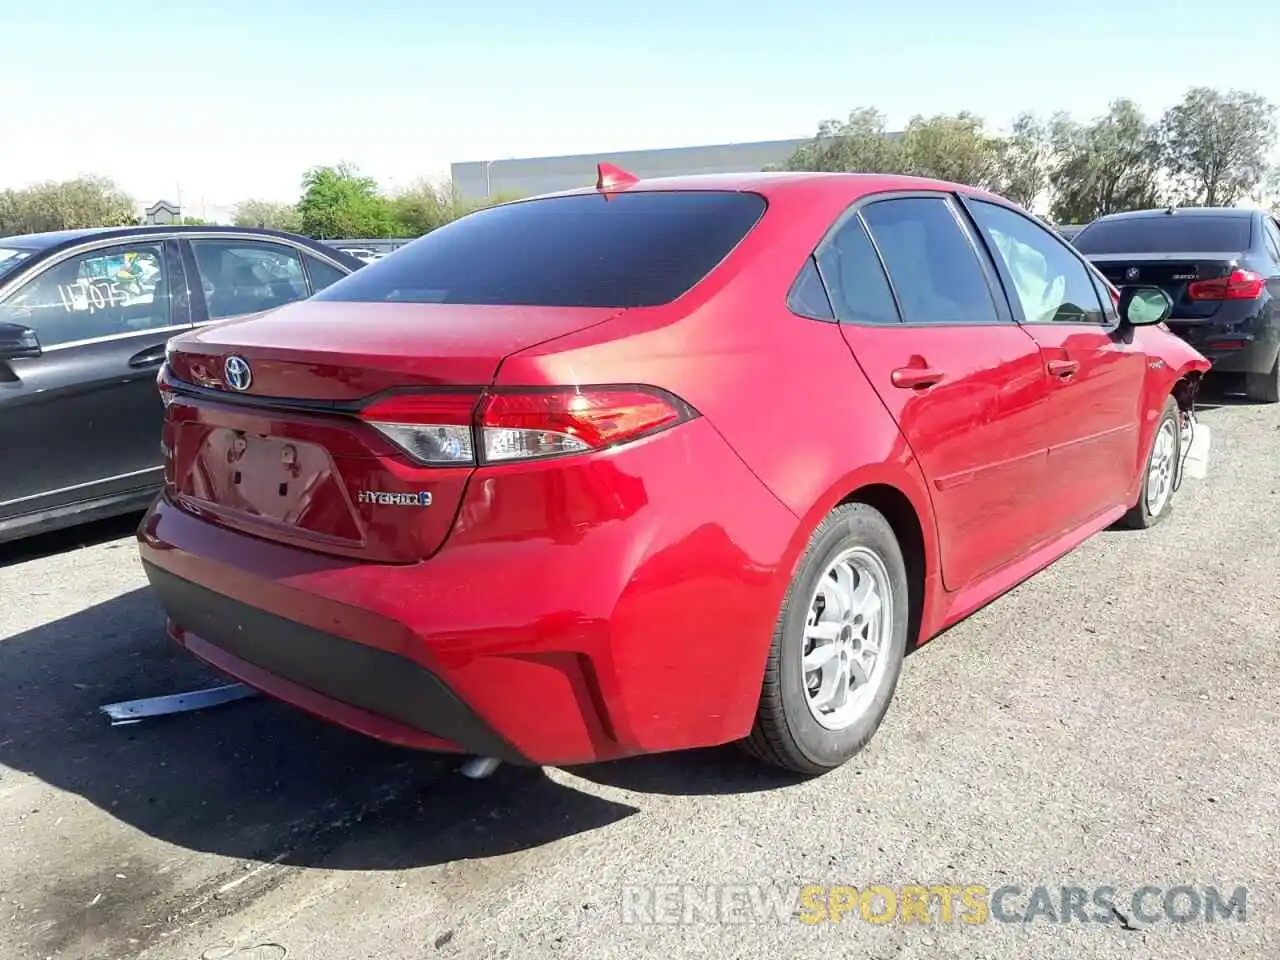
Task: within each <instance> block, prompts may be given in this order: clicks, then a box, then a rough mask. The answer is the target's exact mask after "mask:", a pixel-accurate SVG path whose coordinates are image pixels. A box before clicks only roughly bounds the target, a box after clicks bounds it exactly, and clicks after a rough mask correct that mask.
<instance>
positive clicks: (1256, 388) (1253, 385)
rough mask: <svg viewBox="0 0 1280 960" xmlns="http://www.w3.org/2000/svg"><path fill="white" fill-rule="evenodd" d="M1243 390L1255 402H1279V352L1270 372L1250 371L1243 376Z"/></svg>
mask: <svg viewBox="0 0 1280 960" xmlns="http://www.w3.org/2000/svg"><path fill="white" fill-rule="evenodd" d="M1245 392H1246V393H1247V394H1248V396H1249V399H1250V400H1253V401H1255V402H1257V403H1280V354H1277V355H1276V362H1275V363H1273V364H1272V365H1271V372H1270V373H1251V374H1249V375H1248V376H1247V377H1246V378H1245Z"/></svg>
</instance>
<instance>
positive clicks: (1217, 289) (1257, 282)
mask: <svg viewBox="0 0 1280 960" xmlns="http://www.w3.org/2000/svg"><path fill="white" fill-rule="evenodd" d="M1266 288H1267V281H1266V278H1264V277H1263V276H1262V275H1261V274H1257V273H1254V272H1253V271H1252V270H1232V271H1231V275H1230V276H1228V277H1215V278H1214V279H1212V280H1197V281H1196V282H1195V283H1191V284H1188V285H1187V296H1188V297H1190V298H1191V299H1192V300H1256V299H1258V297H1260V296H1262V291H1263V290H1265V289H1266Z"/></svg>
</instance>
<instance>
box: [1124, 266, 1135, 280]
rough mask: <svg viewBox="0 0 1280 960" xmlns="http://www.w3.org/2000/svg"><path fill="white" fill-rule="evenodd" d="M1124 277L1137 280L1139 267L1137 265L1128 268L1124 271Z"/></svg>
mask: <svg viewBox="0 0 1280 960" xmlns="http://www.w3.org/2000/svg"><path fill="white" fill-rule="evenodd" d="M1124 278H1125V279H1126V280H1137V279H1138V268H1137V267H1130V268H1129V269H1128V270H1126V271H1125V272H1124Z"/></svg>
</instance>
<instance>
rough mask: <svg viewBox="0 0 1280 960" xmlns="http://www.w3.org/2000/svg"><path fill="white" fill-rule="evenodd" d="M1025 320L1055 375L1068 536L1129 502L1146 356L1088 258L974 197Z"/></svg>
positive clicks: (1051, 430) (1056, 449)
mask: <svg viewBox="0 0 1280 960" xmlns="http://www.w3.org/2000/svg"><path fill="white" fill-rule="evenodd" d="M965 206H966V208H967V209H968V210H969V212H970V213H971V214H972V215H973V218H974V220H975V222H976V223H977V224H978V227H979V229H980V231H981V233H982V235H983V238H984V239H985V241H986V243H987V245H988V247H989V248H990V250H991V253H992V255H993V256H994V257H995V260H996V265H997V269H998V270H999V271H1000V275H1001V279H1002V281H1003V282H1004V284H1005V285H1006V286H1007V287H1008V288H1009V289H1010V292H1011V295H1010V297H1009V299H1010V301H1011V304H1012V306H1013V308H1014V311H1015V313H1016V314H1017V319H1018V321H1019V323H1021V324H1022V325H1023V328H1024V329H1025V330H1026V331H1027V333H1029V334H1030V335H1031V336H1032V337H1033V338H1034V339H1035V341H1036V342H1037V343H1038V344H1039V345H1040V351H1041V354H1042V356H1043V358H1044V364H1045V369H1046V371H1047V373H1048V375H1049V386H1050V390H1049V421H1048V434H1047V443H1048V449H1049V455H1048V464H1049V479H1050V489H1049V490H1048V491H1047V494H1046V495H1047V496H1048V497H1049V498H1051V500H1052V502H1053V504H1054V508H1053V511H1052V512H1053V515H1054V518H1055V520H1056V524H1057V529H1056V531H1055V533H1058V534H1063V533H1066V532H1067V531H1069V530H1072V529H1075V528H1076V527H1079V526H1080V525H1081V524H1085V523H1088V522H1089V521H1090V520H1093V519H1096V518H1097V517H1098V516H1099V515H1100V514H1101V513H1103V512H1105V511H1106V510H1108V509H1111V508H1114V507H1119V506H1125V507H1127V506H1129V504H1128V503H1126V502H1125V501H1126V500H1127V494H1128V491H1129V489H1130V488H1131V486H1132V484H1133V480H1134V476H1135V470H1136V469H1137V468H1138V465H1139V463H1140V462H1141V454H1140V451H1139V449H1138V446H1139V443H1140V435H1141V430H1140V417H1141V409H1142V395H1143V382H1144V380H1145V379H1146V370H1147V364H1146V359H1147V358H1146V355H1145V354H1144V353H1143V352H1142V350H1141V349H1140V348H1139V347H1138V346H1137V344H1135V343H1133V342H1132V338H1131V337H1129V336H1126V335H1125V333H1124V332H1123V331H1121V330H1120V329H1119V317H1118V316H1117V315H1116V312H1115V309H1114V305H1113V304H1112V303H1111V298H1110V297H1109V296H1108V297H1102V296H1100V295H1099V286H1100V284H1098V283H1096V282H1095V281H1094V277H1093V274H1092V273H1091V271H1090V270H1089V268H1088V267H1087V266H1086V265H1085V263H1084V261H1083V260H1081V258H1080V257H1079V256H1078V255H1077V254H1076V253H1075V252H1074V251H1073V250H1072V249H1071V248H1070V247H1068V246H1067V244H1065V243H1063V242H1062V241H1061V240H1059V239H1058V238H1057V237H1056V236H1055V235H1054V234H1053V233H1052V232H1051V231H1049V230H1048V229H1046V228H1044V227H1042V226H1040V225H1039V224H1037V223H1036V222H1035V221H1033V220H1032V219H1031V218H1029V217H1027V216H1025V215H1024V214H1022V213H1020V212H1019V211H1016V210H1013V209H1011V208H1009V207H1006V206H1003V205H1001V204H997V203H991V202H988V201H985V200H976V199H973V198H967V199H966V200H965Z"/></svg>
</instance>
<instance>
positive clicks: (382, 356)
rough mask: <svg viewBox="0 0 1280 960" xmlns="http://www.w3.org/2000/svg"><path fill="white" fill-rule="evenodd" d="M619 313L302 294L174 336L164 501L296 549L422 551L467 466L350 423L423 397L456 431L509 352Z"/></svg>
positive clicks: (390, 556) (396, 554)
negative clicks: (369, 410)
mask: <svg viewBox="0 0 1280 960" xmlns="http://www.w3.org/2000/svg"><path fill="white" fill-rule="evenodd" d="M619 312H620V311H618V310H616V309H611V308H538V307H498V306H461V305H445V304H376V303H375V304H370V303H340V302H334V303H321V302H315V301H308V302H303V303H299V304H295V305H292V306H291V307H286V308H283V309H281V310H277V311H273V312H272V313H270V314H263V315H259V316H256V317H250V318H246V319H243V320H236V321H232V322H229V323H223V324H218V325H214V326H210V327H206V328H204V329H202V330H200V331H198V332H195V333H192V334H188V335H186V336H183V337H180V338H178V339H176V340H174V341H172V342H171V344H170V349H169V355H168V358H167V361H166V364H165V369H164V371H163V372H162V374H161V389H162V393H163V394H164V396H165V400H166V405H167V412H166V418H165V427H164V430H165V434H164V438H163V446H164V449H165V451H166V463H165V471H166V483H167V487H168V490H169V493H170V496H171V497H173V498H174V499H175V501H176V502H178V503H179V504H180V505H182V506H184V507H185V508H187V509H189V510H191V511H192V512H195V513H197V514H200V515H202V516H204V517H206V518H207V519H209V520H211V521H212V522H216V523H219V524H222V525H225V526H228V527H232V528H235V529H239V530H241V531H243V532H246V533H249V534H252V535H254V536H259V537H264V538H267V539H271V540H276V541H279V542H284V543H289V544H292V545H296V546H301V547H304V548H307V549H312V550H317V551H321V552H325V553H332V554H339V555H344V556H350V557H353V558H359V559H364V560H370V561H379V562H413V561H417V560H421V559H424V558H426V557H429V556H430V555H431V554H432V553H434V552H435V551H436V550H437V549H439V547H440V545H441V544H442V543H443V542H444V540H445V538H446V537H447V536H448V533H449V530H450V529H451V527H452V525H453V521H454V518H455V515H456V513H457V509H458V506H459V504H460V503H461V501H462V497H463V494H464V493H465V490H466V485H467V482H468V480H469V479H470V477H471V474H472V473H473V472H474V466H473V465H472V464H470V463H466V464H459V465H442V466H429V465H424V464H422V463H420V462H418V461H417V460H415V459H414V458H413V457H411V456H410V455H409V454H408V453H407V452H406V451H405V450H404V449H403V448H402V447H400V446H398V445H397V444H395V443H393V442H392V441H391V439H389V437H388V435H387V433H386V431H385V430H382V429H379V428H378V427H377V426H375V425H374V424H372V423H371V422H369V418H368V417H362V415H361V410H362V409H363V408H365V407H367V405H368V403H369V400H370V398H373V397H375V396H378V395H385V394H387V392H388V391H391V392H393V395H394V392H397V391H403V390H405V389H409V390H419V391H422V390H425V391H429V392H430V393H431V394H433V395H438V396H439V397H440V398H442V400H441V402H442V404H443V406H444V407H446V408H447V411H446V412H447V413H448V415H449V416H448V418H447V422H449V423H455V422H457V423H460V424H462V425H464V426H463V429H464V430H466V429H469V427H468V426H465V425H467V424H469V419H468V418H469V414H470V410H471V407H472V406H473V405H474V403H475V402H476V401H478V399H479V397H480V394H481V392H482V391H483V390H484V389H485V388H486V387H487V386H489V385H490V384H491V383H492V382H493V379H494V376H495V374H496V373H497V371H498V368H499V367H500V365H501V364H502V361H503V360H504V359H505V358H506V357H507V356H510V355H511V354H512V353H515V352H517V351H519V350H523V349H525V348H527V347H529V346H533V345H534V344H537V343H540V342H543V341H546V340H549V339H553V338H555V337H558V336H562V335H564V334H567V333H572V332H575V331H577V330H581V329H584V328H585V327H588V326H591V325H593V324H596V323H600V322H603V321H605V320H607V319H609V318H610V317H612V316H614V315H616V314H617V313H619ZM229 364H230V365H229ZM246 371H247V373H246Z"/></svg>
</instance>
